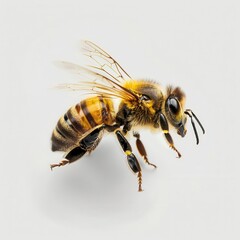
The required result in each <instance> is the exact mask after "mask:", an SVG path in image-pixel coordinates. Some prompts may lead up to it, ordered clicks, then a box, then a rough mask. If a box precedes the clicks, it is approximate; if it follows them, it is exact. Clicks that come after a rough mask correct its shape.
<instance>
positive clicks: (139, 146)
mask: <svg viewBox="0 0 240 240" xmlns="http://www.w3.org/2000/svg"><path fill="white" fill-rule="evenodd" d="M133 136H134V137H135V138H137V139H136V145H137V149H138V152H139V153H140V154H141V156H142V157H143V159H144V161H145V162H146V163H147V164H148V165H151V166H153V167H155V168H157V166H156V165H155V164H152V163H150V162H149V161H148V157H147V152H146V150H145V147H144V145H143V143H142V141H141V140H140V134H139V133H138V132H133Z"/></svg>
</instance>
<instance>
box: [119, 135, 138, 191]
mask: <svg viewBox="0 0 240 240" xmlns="http://www.w3.org/2000/svg"><path fill="white" fill-rule="evenodd" d="M115 134H116V136H117V139H118V141H119V143H120V145H121V147H122V149H123V151H124V153H125V154H126V155H127V161H128V165H129V167H130V168H131V170H132V171H133V173H136V174H137V177H138V191H139V192H142V172H141V167H140V165H139V162H138V160H137V158H136V157H135V155H134V154H133V153H132V147H131V145H130V143H129V142H128V141H127V139H126V138H125V137H124V135H123V133H122V132H121V130H116V131H115Z"/></svg>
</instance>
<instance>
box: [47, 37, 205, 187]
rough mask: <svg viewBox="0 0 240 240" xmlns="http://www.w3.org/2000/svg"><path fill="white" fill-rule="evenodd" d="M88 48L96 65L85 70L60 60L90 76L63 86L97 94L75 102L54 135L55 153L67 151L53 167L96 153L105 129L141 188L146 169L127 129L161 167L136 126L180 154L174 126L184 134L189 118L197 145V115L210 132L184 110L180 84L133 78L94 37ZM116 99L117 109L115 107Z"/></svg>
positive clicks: (86, 43) (147, 161)
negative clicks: (157, 134) (162, 139)
mask: <svg viewBox="0 0 240 240" xmlns="http://www.w3.org/2000/svg"><path fill="white" fill-rule="evenodd" d="M83 51H84V53H85V55H87V56H88V57H89V58H90V59H92V60H93V62H94V65H91V66H89V67H88V68H84V67H81V66H79V65H77V64H73V63H69V62H61V63H60V64H61V65H63V66H64V67H65V68H68V69H70V70H74V71H75V72H76V73H79V74H80V75H82V76H85V77H86V79H88V80H87V81H81V82H80V83H75V84H63V85H60V86H59V87H60V88H65V89H70V90H74V91H78V90H82V91H84V90H85V91H86V90H88V94H93V96H88V97H87V98H86V99H84V100H81V101H80V102H79V103H77V104H76V105H75V106H72V107H71V108H70V109H69V110H68V111H67V112H66V113H65V114H64V115H63V116H62V117H61V118H60V119H59V121H58V123H57V126H56V127H55V129H54V131H53V133H52V137H51V141H52V151H63V152H65V155H64V157H63V160H62V161H60V162H59V163H55V164H51V169H53V168H55V167H60V166H64V165H66V164H69V163H72V162H74V161H76V160H78V159H80V158H81V157H82V156H84V155H85V154H86V153H90V152H92V151H93V150H94V149H95V148H96V147H97V146H98V144H99V142H100V141H101V139H102V137H103V134H104V132H106V131H107V132H112V133H114V134H115V136H116V138H117V140H118V142H119V144H120V146H121V148H122V150H123V152H124V153H125V155H126V158H127V163H128V165H129V167H130V169H131V170H132V172H133V173H135V174H136V175H137V179H138V191H142V170H141V167H140V164H139V162H138V160H137V158H136V156H135V155H134V153H133V152H132V147H131V145H130V143H129V142H128V140H127V139H126V134H127V133H128V132H130V131H132V133H133V136H134V137H135V138H136V146H137V149H138V151H139V153H140V155H141V156H142V157H143V159H144V161H145V162H146V163H147V164H149V165H151V166H153V167H155V168H156V165H154V164H152V163H150V162H149V160H148V156H147V152H146V150H145V147H144V145H143V143H142V141H141V140H140V134H139V133H138V132H136V131H134V129H135V128H136V127H137V126H142V127H150V128H154V129H157V130H158V129H159V130H160V131H162V132H163V134H164V136H165V138H166V141H167V143H168V145H169V147H170V148H171V149H173V150H174V151H175V152H176V153H177V157H179V158H180V157H181V154H180V152H179V151H178V150H177V148H176V147H175V145H174V142H173V139H172V137H171V135H170V132H169V131H170V128H171V129H173V130H175V131H177V133H178V134H179V135H180V136H182V137H184V136H185V135H186V132H187V130H186V122H187V117H190V119H191V124H192V127H193V130H194V133H195V136H196V141H197V144H198V143H199V138H198V133H197V129H196V126H195V123H194V119H195V120H196V121H197V123H198V124H199V126H200V128H201V129H202V132H203V133H205V130H204V128H203V126H202V124H201V123H200V121H199V120H198V118H197V117H196V115H195V114H194V113H193V111H192V110H190V109H185V94H184V92H183V91H182V90H181V89H180V88H179V87H173V86H168V87H166V88H165V89H164V88H163V87H162V86H161V85H160V84H159V83H157V82H154V81H149V80H135V79H133V78H132V77H131V76H130V75H129V74H128V73H127V72H126V71H125V70H124V69H123V68H122V67H121V65H120V64H119V63H118V62H117V61H116V60H115V59H114V58H113V57H111V56H110V55H109V54H108V53H107V52H105V51H104V50H103V49H101V48H100V47H98V46H97V45H96V44H94V43H92V42H90V41H84V42H83ZM116 99H117V100H118V101H119V104H118V107H116V106H115V105H114V101H116Z"/></svg>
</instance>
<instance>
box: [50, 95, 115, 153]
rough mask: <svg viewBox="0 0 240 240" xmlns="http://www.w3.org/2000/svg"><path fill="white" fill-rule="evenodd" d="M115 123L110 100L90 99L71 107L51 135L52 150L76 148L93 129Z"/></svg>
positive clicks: (101, 98)
mask: <svg viewBox="0 0 240 240" xmlns="http://www.w3.org/2000/svg"><path fill="white" fill-rule="evenodd" d="M114 122H115V111H114V107H113V102H112V100H111V99H107V98H103V97H91V98H87V99H85V100H82V101H81V102H80V103H78V104H76V105H75V106H73V107H71V108H70V109H69V110H68V111H67V113H66V114H64V116H62V117H61V118H60V119H59V121H58V123H57V126H56V127H55V129H54V131H53V133H52V138H51V140H52V150H53V151H68V150H70V149H72V148H74V147H76V146H79V142H80V141H81V140H82V139H83V138H84V137H85V136H87V135H88V134H90V133H91V132H92V131H93V130H94V129H95V128H97V127H100V126H101V125H103V124H107V125H112V124H113V123H114Z"/></svg>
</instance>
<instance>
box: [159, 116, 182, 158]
mask: <svg viewBox="0 0 240 240" xmlns="http://www.w3.org/2000/svg"><path fill="white" fill-rule="evenodd" d="M160 125H161V128H162V130H163V133H164V135H165V138H166V140H167V142H168V144H169V147H170V148H172V149H173V150H174V151H175V152H176V153H177V154H178V158H180V157H181V156H182V155H181V153H180V152H179V151H178V150H177V149H176V148H175V146H174V143H173V139H172V137H171V135H170V134H169V127H168V122H167V119H166V117H165V116H164V114H162V113H160Z"/></svg>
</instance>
